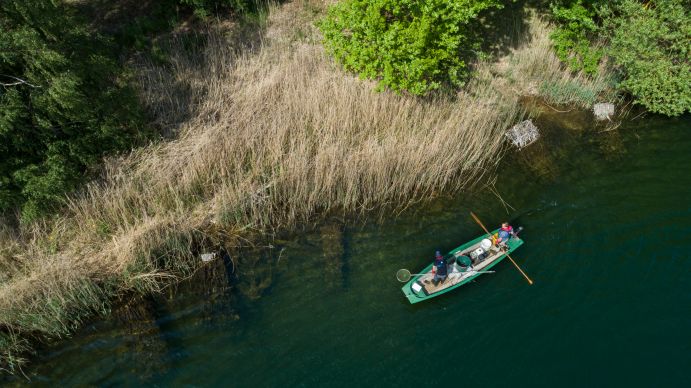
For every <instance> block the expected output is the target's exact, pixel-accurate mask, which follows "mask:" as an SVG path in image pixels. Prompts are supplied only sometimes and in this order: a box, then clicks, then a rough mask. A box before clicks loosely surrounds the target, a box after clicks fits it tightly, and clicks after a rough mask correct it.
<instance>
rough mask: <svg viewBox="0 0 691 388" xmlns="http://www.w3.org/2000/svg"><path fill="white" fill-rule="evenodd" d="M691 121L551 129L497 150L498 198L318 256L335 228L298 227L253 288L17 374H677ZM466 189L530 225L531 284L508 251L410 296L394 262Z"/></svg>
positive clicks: (424, 238)
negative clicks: (467, 280) (421, 298)
mask: <svg viewBox="0 0 691 388" xmlns="http://www.w3.org/2000/svg"><path fill="white" fill-rule="evenodd" d="M689 123H690V121H689V118H688V117H686V118H685V119H679V120H660V121H656V120H653V119H647V120H644V121H638V122H636V123H634V124H629V125H628V127H627V128H623V129H621V130H620V132H619V133H611V134H593V133H590V134H580V133H577V132H573V131H566V130H558V131H554V132H552V133H549V131H547V136H546V139H545V140H544V142H543V143H541V144H535V145H533V146H531V147H534V149H533V150H530V151H529V150H526V151H523V152H522V153H521V154H518V155H514V156H511V157H509V160H507V162H506V163H505V167H504V168H503V173H502V177H501V178H500V179H499V181H498V183H497V186H496V188H497V190H498V192H499V193H501V196H502V197H503V199H504V200H505V201H506V202H508V203H509V204H511V205H512V206H513V207H514V208H515V209H516V210H511V209H509V214H508V215H507V212H506V211H505V210H504V207H503V206H502V204H501V202H500V201H499V200H498V199H497V197H496V196H494V195H492V194H487V192H486V191H485V192H483V195H479V194H476V195H473V196H471V197H468V196H464V197H458V198H440V199H439V200H436V201H435V202H434V203H431V204H428V205H425V206H424V207H423V208H420V209H417V210H415V211H409V212H408V213H405V214H403V215H401V216H400V217H398V218H396V219H394V220H389V221H387V222H385V223H383V224H376V223H372V224H365V225H356V226H352V225H351V226H348V227H346V228H345V231H344V233H343V236H342V238H341V237H339V238H338V239H336V241H341V242H342V243H343V246H342V247H340V248H339V249H341V250H342V254H339V258H338V260H340V261H339V262H338V265H337V266H336V267H337V268H338V269H339V270H338V271H332V270H328V271H325V272H326V274H324V273H323V272H322V269H324V268H333V263H332V261H333V260H334V258H328V257H327V256H329V255H330V254H329V253H328V251H329V250H330V247H328V245H329V244H331V243H332V242H333V241H330V242H328V243H324V241H322V240H321V238H320V236H319V235H318V234H315V235H306V236H302V237H300V238H299V239H298V241H297V242H296V243H294V244H292V245H290V246H289V247H288V248H287V249H286V250H285V251H284V252H283V254H282V255H281V259H280V261H278V262H276V261H275V260H274V261H273V262H271V263H267V264H266V265H271V266H272V270H271V273H272V278H273V279H272V283H271V286H270V287H269V288H268V289H266V290H265V291H264V293H263V296H262V297H261V298H260V299H258V300H254V301H252V300H249V299H247V298H242V297H237V296H230V294H204V295H200V294H198V293H197V294H189V295H186V294H185V293H182V294H183V295H178V296H176V297H175V298H174V299H172V301H170V302H169V303H166V304H164V305H157V306H156V308H155V310H154V311H151V312H149V313H148V314H146V317H144V318H141V319H137V318H133V319H130V320H128V321H126V322H113V321H112V320H109V321H105V322H97V323H94V324H92V325H90V326H89V327H87V328H85V329H84V330H82V331H81V332H80V333H79V334H78V335H76V336H75V338H73V339H69V340H66V341H64V342H63V343H60V344H58V345H54V346H52V347H49V348H48V349H45V350H43V353H44V355H43V356H41V357H40V358H39V359H37V360H35V361H34V366H33V367H32V368H30V369H29V370H28V374H29V376H30V377H31V379H32V382H33V383H35V384H39V385H44V384H45V385H55V384H58V383H60V384H65V385H85V384H99V385H138V384H142V383H145V384H153V385H159V386H168V385H200V386H209V385H212V386H213V385H229V386H268V387H271V386H364V385H374V384H377V385H397V386H421V385H431V384H449V383H450V384H454V385H459V386H460V385H482V386H487V385H489V386H508V385H519V384H520V385H537V386H549V385H554V384H559V385H565V386H583V385H596V386H611V385H616V386H623V385H635V386H650V385H663V386H683V385H686V386H689V384H690V383H691V369H690V368H689V367H690V366H691V259H690V257H689V251H690V250H691V226H690V225H691V202H689V200H690V199H691V139H689V135H691V125H690V124H689ZM556 145H558V148H554V146H556ZM538 162H539V163H538ZM535 164H540V165H541V166H542V167H540V168H529V167H528V165H535ZM469 205H472V206H469ZM471 207H472V210H474V211H475V212H476V213H477V214H478V215H479V216H480V217H481V218H482V219H483V220H484V221H485V223H486V224H487V225H488V226H495V225H496V224H497V223H498V222H500V221H501V220H503V219H511V220H512V222H513V224H514V225H515V226H517V225H522V226H524V227H525V230H524V231H523V233H522V237H523V238H524V240H525V241H526V244H525V245H524V246H523V247H521V248H520V249H519V250H518V251H517V252H516V254H515V255H514V257H515V258H516V259H517V260H518V261H519V263H520V264H521V265H522V267H523V268H524V270H525V271H526V272H527V273H528V274H529V275H530V276H531V277H532V278H533V279H534V280H535V285H533V286H528V285H527V283H526V282H525V281H524V280H523V278H522V277H521V275H520V274H519V273H518V272H517V271H516V270H515V269H514V268H513V267H512V266H511V264H510V262H508V261H505V262H503V263H501V264H500V265H498V266H497V267H496V270H497V273H495V274H491V275H483V276H481V277H480V278H478V280H476V281H475V282H474V283H471V284H469V285H467V286H464V287H462V288H461V289H459V290H456V291H454V292H452V293H449V294H446V295H444V296H442V297H439V298H436V299H433V300H431V301H428V302H425V303H420V304H417V305H414V306H412V305H409V304H408V302H407V301H406V299H405V297H404V296H403V294H402V293H401V291H400V287H401V284H400V283H398V282H397V281H396V280H395V276H394V274H395V272H396V270H398V269H399V268H408V269H411V270H415V269H419V268H421V267H423V266H424V265H426V264H427V262H428V261H429V260H431V255H432V253H433V251H434V250H435V249H437V248H439V249H444V250H448V249H451V248H453V247H455V246H457V245H459V244H461V243H462V242H464V241H467V240H468V239H470V238H473V237H476V236H477V235H479V234H481V230H480V229H479V228H478V227H477V226H476V225H475V224H474V223H473V222H472V220H471V219H470V217H469V216H468V211H469V210H471ZM337 251H338V250H337ZM339 252H341V251H339ZM260 265H261V264H260ZM14 382H15V383H21V382H20V381H18V380H14Z"/></svg>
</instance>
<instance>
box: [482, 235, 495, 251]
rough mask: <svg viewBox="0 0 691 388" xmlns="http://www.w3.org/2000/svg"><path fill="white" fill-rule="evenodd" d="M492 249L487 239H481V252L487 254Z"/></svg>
mask: <svg viewBox="0 0 691 388" xmlns="http://www.w3.org/2000/svg"><path fill="white" fill-rule="evenodd" d="M491 247H492V242H491V241H489V239H488V238H486V239H483V240H482V241H480V248H482V250H483V251H485V252H487V251H489V249H490V248H491Z"/></svg>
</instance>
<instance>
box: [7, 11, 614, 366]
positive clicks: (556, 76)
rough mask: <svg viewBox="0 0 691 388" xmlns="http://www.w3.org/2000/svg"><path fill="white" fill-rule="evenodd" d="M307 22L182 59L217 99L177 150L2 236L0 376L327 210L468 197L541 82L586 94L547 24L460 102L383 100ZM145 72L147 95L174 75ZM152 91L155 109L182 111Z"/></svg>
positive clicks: (117, 168) (293, 21)
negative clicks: (223, 252)
mask: <svg viewBox="0 0 691 388" xmlns="http://www.w3.org/2000/svg"><path fill="white" fill-rule="evenodd" d="M300 7H301V4H295V3H290V4H286V5H284V6H283V7H280V8H276V9H272V12H271V15H270V17H269V25H270V26H269V29H268V31H267V33H266V34H267V42H265V44H264V46H262V48H261V49H259V50H258V52H257V53H255V54H240V55H238V54H237V53H235V52H234V51H233V50H232V49H231V48H229V47H227V42H224V41H223V40H222V39H221V37H218V36H215V37H214V36H212V40H211V41H210V43H209V45H208V47H207V52H206V53H205V55H206V59H205V60H204V61H202V63H197V62H194V61H191V62H192V63H188V62H186V61H189V60H190V58H183V57H180V58H178V59H177V61H176V62H175V63H176V66H177V67H176V68H175V69H174V70H173V71H174V72H177V73H174V74H173V75H174V76H175V78H176V79H183V80H184V78H185V77H190V76H191V75H192V74H194V73H195V70H198V69H200V68H201V69H206V70H208V73H203V74H211V75H212V76H211V77H209V78H205V77H201V78H191V79H187V80H186V82H188V83H190V84H191V85H193V84H194V83H199V82H202V83H204V82H205V83H208V84H209V86H207V90H206V91H205V94H204V93H201V92H200V94H199V95H197V96H195V98H197V99H199V103H200V107H199V109H200V111H199V112H198V114H197V115H196V116H195V117H193V118H192V119H190V120H189V121H186V122H183V123H181V125H182V127H183V128H182V129H181V130H180V135H179V137H178V138H177V139H174V140H172V141H170V142H167V143H163V144H159V145H154V146H152V147H148V148H146V149H143V150H137V151H135V152H134V153H133V154H132V156H130V157H128V158H127V159H126V160H120V161H116V162H113V163H111V165H110V166H109V167H107V168H106V171H107V173H106V178H105V179H104V181H102V182H95V183H93V184H92V185H90V186H89V188H87V189H86V190H85V192H84V193H83V194H82V195H80V196H79V197H77V198H73V199H72V201H71V205H70V206H69V210H68V212H67V215H64V216H62V217H58V218H56V219H54V220H52V221H51V222H47V223H44V224H42V225H32V226H31V227H28V228H25V229H24V230H21V231H11V230H4V231H2V234H3V236H2V238H3V240H5V241H10V242H12V244H8V247H7V248H6V249H5V251H4V252H3V258H4V260H5V261H6V262H9V263H11V262H13V261H17V260H18V259H17V258H19V261H20V263H21V265H17V268H16V269H14V271H15V272H11V273H8V274H7V275H5V276H6V278H5V279H2V283H0V285H1V286H2V288H0V309H2V311H3V314H2V321H1V322H0V325H2V327H3V330H1V331H0V353H1V356H0V358H2V360H0V367H2V368H3V369H5V370H7V371H10V372H14V373H21V369H20V368H21V365H22V364H23V363H24V362H25V361H26V359H25V358H24V355H26V354H29V353H30V351H31V349H32V348H33V344H34V343H37V342H49V341H52V340H54V339H56V338H63V337H66V336H69V335H70V333H72V332H73V331H74V330H75V328H77V327H79V326H80V325H81V324H82V323H83V322H85V321H87V320H89V319H91V318H92V317H94V316H104V315H107V314H109V312H110V311H112V309H113V308H114V307H115V306H114V305H113V300H114V299H116V298H118V297H121V296H122V295H149V294H152V293H156V292H160V291H161V290H162V289H164V288H166V287H170V286H171V285H174V284H176V283H177V282H178V281H179V279H181V278H186V277H188V276H191V275H192V274H194V273H195V272H196V271H197V270H198V269H199V268H202V264H201V262H200V260H199V259H198V254H199V253H201V252H204V251H207V250H208V248H210V247H218V246H222V245H243V244H248V243H249V242H248V241H247V240H246V238H247V237H246V236H251V235H252V234H259V235H264V234H267V233H269V234H270V233H274V232H275V231H276V230H290V229H291V228H293V227H295V225H301V224H304V225H310V224H311V223H312V222H315V221H318V220H320V219H321V218H322V215H323V214H329V213H330V212H331V211H336V212H337V213H339V214H341V213H342V214H365V213H367V212H368V211H369V210H370V209H372V208H380V207H381V206H382V204H392V203H397V205H394V208H395V209H400V210H403V209H405V208H406V207H408V206H409V204H412V203H417V202H421V201H427V200H428V199H429V198H431V197H434V196H435V195H436V193H440V192H441V193H450V194H451V193H457V192H459V191H461V190H462V189H463V188H465V187H468V186H472V185H473V184H474V183H475V182H477V181H479V180H481V179H484V178H485V177H487V174H488V171H490V173H491V171H492V170H494V169H495V168H496V166H497V163H498V159H499V158H497V155H502V154H503V153H504V152H506V150H507V147H506V145H505V144H504V140H503V137H502V135H503V131H504V130H506V129H508V128H509V127H510V126H511V125H512V124H515V123H516V122H518V121H519V120H518V118H522V117H523V116H524V114H525V107H524V106H521V104H520V99H521V98H522V96H524V95H526V94H531V93H539V90H540V87H539V84H537V85H536V84H535V82H536V81H539V80H542V81H543V82H546V81H545V79H544V78H540V77H547V76H550V77H551V78H549V82H551V83H552V85H553V84H554V83H558V82H564V84H565V85H566V84H568V85H572V84H574V83H577V82H586V80H585V79H584V78H579V77H575V76H573V75H571V74H570V73H569V72H566V71H562V70H560V66H561V65H560V64H559V62H558V60H556V57H554V55H553V54H551V53H550V51H549V47H546V46H545V42H548V40H546V39H547V37H546V36H545V35H546V34H547V32H548V27H547V25H546V24H545V23H544V22H541V21H539V20H538V19H534V20H533V22H532V23H533V27H534V28H535V29H536V30H537V32H535V31H533V33H534V36H533V39H532V41H533V42H535V41H536V39H538V38H540V37H541V38H543V39H545V40H542V41H538V42H537V43H536V44H535V46H534V47H532V46H528V47H527V48H525V47H524V48H523V51H521V49H520V48H516V51H515V52H513V53H511V54H509V57H508V58H506V59H500V60H499V61H497V62H496V63H485V64H480V65H478V66H477V73H476V76H475V78H474V79H473V80H472V81H471V83H469V85H468V86H467V88H466V89H464V90H463V91H460V92H459V94H458V95H457V96H455V98H454V99H443V98H440V99H435V100H433V101H431V102H430V101H421V100H420V99H415V98H410V97H406V96H396V95H393V94H391V93H388V92H387V93H382V94H376V95H374V94H372V92H371V91H370V89H371V85H370V84H369V83H368V82H365V81H359V80H357V79H356V78H355V77H353V76H351V75H348V74H345V73H343V72H342V71H340V70H338V69H337V68H336V67H335V66H334V65H333V63H331V62H330V61H329V60H328V59H327V58H325V56H324V54H323V51H322V49H321V48H320V46H319V44H318V43H315V42H316V41H318V39H317V35H314V34H316V32H315V30H314V29H313V30H312V31H311V33H310V34H307V35H306V36H303V37H301V38H298V39H294V37H295V36H296V29H297V30H300V31H302V30H301V28H302V27H303V25H304V24H305V23H306V25H307V26H312V24H311V22H312V21H311V20H313V19H310V18H315V17H316V16H314V15H313V14H311V13H310V12H307V11H305V10H304V9H302V8H300ZM310 15H311V16H310ZM306 20H310V21H307V22H306ZM540 23H541V24H540ZM538 43H539V44H538ZM181 55H182V56H184V53H181ZM540 55H542V57H540ZM544 55H552V57H553V58H554V60H555V61H556V62H548V61H546V60H545V57H544ZM552 57H550V58H552ZM228 58H230V59H228ZM512 61H514V62H516V63H517V65H512V64H511V63H512ZM555 64H556V65H555ZM143 66H150V67H148V68H143V74H146V75H147V76H148V77H150V79H152V80H158V79H163V78H165V76H166V75H167V74H168V73H166V71H168V70H166V69H160V68H157V67H155V66H153V67H151V66H152V65H151V64H144V65H143ZM549 66H552V67H549ZM554 66H556V67H554ZM550 69H551V70H550ZM550 71H551V72H550ZM315 75H316V76H315ZM157 77H158V78H157ZM198 77H199V76H198ZM526 81H527V82H526ZM148 86H149V88H148V89H147V86H145V87H144V88H145V89H146V92H145V94H146V96H147V98H148V104H156V102H157V101H161V100H164V99H165V98H175V93H174V92H175V91H174V90H166V89H165V87H164V88H162V89H161V88H160V85H157V84H156V83H152V84H151V85H148ZM600 86H601V85H600V84H598V83H593V84H584V85H583V86H582V87H583V88H588V87H590V88H594V89H593V90H597V88H599V87H600ZM567 92H568V91H567ZM576 94H577V93H576ZM324 95H328V96H330V98H331V99H334V100H335V101H337V102H338V104H328V101H324V99H323V98H320V96H324ZM552 97H553V98H554V96H552ZM559 97H560V98H565V99H567V100H568V99H569V98H577V96H575V95H574V96H569V95H568V93H567V94H565V95H560V96H559ZM267 101H271V104H269V103H268V102H267ZM291 101H292V103H291ZM575 105H578V103H576V104H575ZM277 107H278V108H277ZM182 108H184V109H186V108H187V107H184V106H183V107H182ZM324 112H330V116H329V115H326V114H324ZM229 133H230V135H229ZM302 139H307V141H301V140H302ZM430 150H433V151H432V152H430ZM487 155H490V157H488V156H487Z"/></svg>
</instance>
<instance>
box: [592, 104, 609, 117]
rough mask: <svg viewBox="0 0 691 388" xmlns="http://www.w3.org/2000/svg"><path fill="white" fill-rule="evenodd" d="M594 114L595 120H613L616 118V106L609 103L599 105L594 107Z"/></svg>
mask: <svg viewBox="0 0 691 388" xmlns="http://www.w3.org/2000/svg"><path fill="white" fill-rule="evenodd" d="M593 114H594V115H595V120H598V121H602V120H611V119H612V116H614V104H611V103H609V102H607V103H603V102H600V103H597V104H595V105H593Z"/></svg>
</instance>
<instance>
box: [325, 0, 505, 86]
mask: <svg viewBox="0 0 691 388" xmlns="http://www.w3.org/2000/svg"><path fill="white" fill-rule="evenodd" d="M492 7H495V8H498V7H501V1H499V0H345V1H342V2H339V3H336V4H334V5H332V6H331V7H330V8H329V11H328V15H327V17H326V18H325V20H323V22H322V24H321V30H322V32H323V34H324V42H325V45H326V47H327V49H328V50H329V52H330V53H331V54H332V55H333V56H334V57H335V58H336V60H337V61H338V62H340V63H341V64H342V65H343V66H344V67H345V68H346V69H347V70H350V71H354V72H357V73H359V74H360V76H361V77H363V78H370V79H377V80H379V85H380V87H382V88H384V87H388V88H390V89H393V90H396V91H400V90H407V91H408V92H410V93H413V94H418V95H421V94H425V93H427V92H429V91H431V90H434V89H438V88H440V87H441V86H442V85H445V84H446V85H451V86H456V85H459V84H460V83H461V81H462V79H463V77H464V76H465V75H466V73H467V66H466V63H465V61H464V59H463V55H462V54H463V53H464V52H465V53H468V52H471V51H472V50H474V49H476V48H477V41H476V40H475V39H473V38H472V36H473V34H472V33H471V31H469V28H470V27H469V26H470V25H471V23H472V22H473V21H474V20H475V19H476V18H477V17H478V15H479V14H480V13H481V12H482V11H483V10H486V9H488V8H492Z"/></svg>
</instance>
